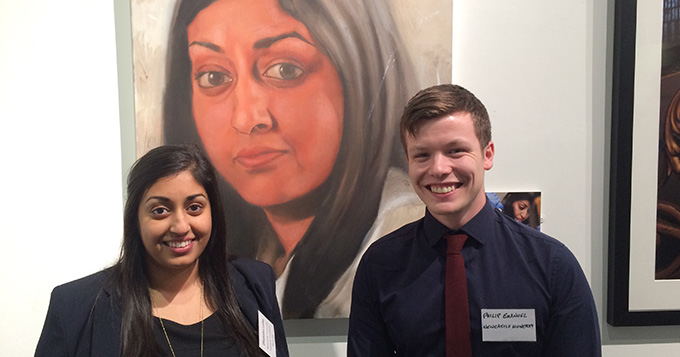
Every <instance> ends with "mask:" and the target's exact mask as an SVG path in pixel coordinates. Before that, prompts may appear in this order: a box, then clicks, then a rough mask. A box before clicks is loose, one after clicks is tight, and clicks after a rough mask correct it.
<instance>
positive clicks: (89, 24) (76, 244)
mask: <svg viewBox="0 0 680 357" xmlns="http://www.w3.org/2000/svg"><path fill="white" fill-rule="evenodd" d="M127 1H128V0H115V1H92V0H66V1H61V2H55V1H51V0H24V1H12V2H10V1H3V2H0V48H2V55H0V170H1V171H0V232H2V234H1V235H0V237H1V238H2V239H3V240H4V247H5V253H4V254H2V255H1V257H2V259H0V272H1V273H0V287H1V288H0V317H1V318H0V356H30V355H32V354H33V350H34V348H35V344H36V342H37V339H38V337H39V334H40V329H41V327H42V323H43V320H44V317H45V312H46V309H47V304H48V301H49V294H50V291H51V290H52V288H53V287H54V286H56V285H58V284H60V283H64V282H67V281H70V280H73V279H75V278H78V277H81V276H84V275H87V274H89V273H93V272H95V271H97V270H99V269H101V268H103V267H104V266H107V265H109V264H110V263H111V262H112V261H113V260H114V259H115V258H116V255H117V251H118V247H119V243H120V237H121V235H122V202H123V194H122V182H123V181H122V177H123V175H124V174H123V172H124V171H125V170H127V167H128V166H129V164H130V155H129V152H128V151H125V154H124V155H123V156H122V155H121V147H123V148H124V149H126V150H127V149H128V147H129V142H130V140H131V137H132V136H133V133H131V132H130V131H129V128H130V127H131V123H130V119H131V118H130V113H132V107H131V102H130V98H131V92H130V89H129V88H128V85H129V81H130V80H131V78H128V76H130V75H131V72H130V71H129V67H126V66H128V65H129V63H127V61H126V60H125V58H126V57H125V56H126V55H127V56H129V54H126V53H125V51H126V50H125V48H121V50H122V52H119V53H118V56H119V57H121V58H122V60H118V59H117V53H116V49H117V47H116V31H118V34H119V36H120V34H121V33H123V34H124V33H125V32H124V30H125V21H124V19H121V15H120V14H121V13H124V11H125V8H126V3H127ZM612 5H613V2H612V1H611V0H610V1H607V0H594V1H585V0H574V1H554V0H552V1H544V0H518V1H510V2H508V1H501V0H495V1H474V0H454V7H453V9H452V11H454V15H453V19H454V28H453V33H454V43H453V52H454V55H453V61H452V63H453V67H454V73H453V78H454V81H455V82H457V83H459V84H461V85H463V86H465V87H467V88H468V89H470V90H471V91H473V92H474V93H475V94H477V95H478V96H479V97H480V98H481V99H482V101H483V102H485V103H486V104H487V107H488V109H489V112H490V114H491V119H492V125H493V135H494V141H495V143H496V152H497V154H496V160H495V166H494V168H493V169H492V170H491V171H490V172H489V173H488V175H487V189H488V190H492V191H509V190H539V191H541V192H542V193H543V200H542V211H543V218H544V223H543V226H542V228H543V230H544V231H545V232H546V233H548V234H550V235H553V236H555V237H556V238H558V239H560V240H562V241H563V242H564V243H565V244H567V245H568V246H569V247H570V248H571V249H572V251H573V252H574V253H575V255H576V256H577V257H578V259H579V261H580V262H581V264H582V266H583V268H584V270H585V272H586V275H587V276H588V278H589V280H590V282H591V285H592V287H593V291H594V294H595V298H596V301H597V303H598V307H599V311H600V317H601V319H602V320H604V317H605V315H604V307H605V300H606V299H605V286H606V280H605V279H606V224H605V222H606V219H607V218H606V217H607V216H606V204H605V202H606V201H605V200H606V191H607V184H606V180H607V171H608V170H607V165H608V159H607V156H608V151H607V150H608V149H607V147H608V146H607V145H608V134H607V118H608V113H609V109H608V104H607V103H608V100H609V94H608V93H610V90H611V89H610V87H609V85H608V82H609V81H610V75H609V74H608V73H609V71H610V68H611V65H610V62H611V58H610V56H611V55H610V54H609V53H610V52H611V40H610V37H611V32H610V29H611V28H612V27H611V22H610V19H611V18H612V14H613V8H612ZM116 16H118V17H116ZM118 40H119V42H120V43H122V44H125V43H126V39H121V38H119V39H118ZM119 66H122V67H121V68H122V70H121V73H120V78H119V73H118V68H119ZM119 81H120V82H119ZM126 81H127V82H126ZM119 83H122V87H121V88H120V90H121V93H120V95H121V96H120V97H119ZM119 98H121V100H119ZM121 116H122V117H123V123H122V130H123V134H121V121H120V118H121ZM121 136H122V137H123V139H124V140H125V144H124V145H122V146H121ZM602 334H603V342H604V347H603V351H604V355H605V356H645V355H654V356H677V355H680V327H678V326H674V327H644V328H643V327H635V328H614V327H611V326H609V325H607V324H606V323H604V322H603V323H602ZM344 341H345V339H344V337H343V336H324V337H292V338H289V345H290V350H291V352H292V354H293V355H295V356H319V355H323V356H343V355H344V354H345V343H344Z"/></svg>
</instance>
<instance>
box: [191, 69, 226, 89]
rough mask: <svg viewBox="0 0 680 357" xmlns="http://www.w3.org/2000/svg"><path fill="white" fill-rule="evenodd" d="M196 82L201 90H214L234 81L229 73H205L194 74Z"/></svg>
mask: <svg viewBox="0 0 680 357" xmlns="http://www.w3.org/2000/svg"><path fill="white" fill-rule="evenodd" d="M195 79H196V82H197V83H198V86H199V87H201V88H215V87H219V86H223V85H229V84H230V83H231V82H232V81H233V80H234V79H233V78H232V77H231V75H230V73H228V72H227V73H223V72H218V71H206V72H199V73H198V74H196V77H195Z"/></svg>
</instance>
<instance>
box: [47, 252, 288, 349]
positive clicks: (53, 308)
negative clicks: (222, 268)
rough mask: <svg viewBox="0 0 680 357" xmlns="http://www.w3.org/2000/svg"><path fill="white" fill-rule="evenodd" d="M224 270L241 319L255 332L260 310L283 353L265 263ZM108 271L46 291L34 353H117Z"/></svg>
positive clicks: (117, 310)
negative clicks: (44, 313) (49, 294)
mask: <svg viewBox="0 0 680 357" xmlns="http://www.w3.org/2000/svg"><path fill="white" fill-rule="evenodd" d="M227 269H228V270H229V277H230V278H231V280H232V282H233V284H234V291H235V292H236V297H237V299H238V302H239V305H240V307H241V311H243V314H244V315H245V317H246V319H247V320H248V321H249V322H250V324H251V325H252V326H253V328H254V329H255V331H256V332H257V331H258V330H257V326H258V310H259V311H261V312H262V314H264V315H265V316H266V317H267V318H268V319H269V321H271V322H272V324H273V325H274V330H275V334H276V355H277V356H279V357H280V356H288V346H287V345H286V336H285V334H284V331H283V323H282V321H281V313H280V312H279V305H278V303H277V301H276V291H275V278H274V272H273V271H272V269H271V267H270V266H269V265H267V264H265V263H261V262H258V261H255V260H251V259H241V258H239V259H235V260H232V261H230V262H229V263H228V264H227ZM109 274H110V270H103V271H100V272H98V273H95V274H93V275H90V276H87V277H84V278H82V279H79V280H75V281H72V282H70V283H67V284H64V285H61V286H58V287H56V288H55V289H54V290H53V291H52V297H51V298H50V305H49V308H48V310H47V317H46V319H45V325H44V326H43V331H42V334H41V335H40V340H39V341H38V346H37V348H36V351H35V356H50V357H52V356H97V357H106V356H111V357H118V356H120V336H121V333H120V326H121V302H120V301H119V300H118V299H117V298H116V297H115V295H114V294H113V291H112V289H111V287H110V286H109V284H107V278H108V276H109ZM218 320H219V319H218ZM163 321H164V323H165V321H167V320H163ZM159 324H160V323H159ZM168 325H170V324H168ZM168 325H166V328H168ZM198 326H199V328H200V323H199V324H198ZM199 341H200V340H199ZM171 342H172V340H171ZM162 346H163V345H161V347H162ZM173 348H174V345H173Z"/></svg>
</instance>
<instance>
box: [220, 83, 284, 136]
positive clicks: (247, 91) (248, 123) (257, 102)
mask: <svg viewBox="0 0 680 357" xmlns="http://www.w3.org/2000/svg"><path fill="white" fill-rule="evenodd" d="M235 90H236V92H235V93H234V101H235V105H234V112H233V116H232V120H231V126H232V127H233V128H234V129H236V131H238V132H239V133H241V134H246V135H251V134H260V133H266V132H268V131H270V130H272V129H273V128H274V127H275V126H276V121H275V120H274V118H273V117H272V116H271V114H270V113H269V110H268V107H267V101H268V98H267V95H266V93H264V92H263V91H262V90H260V88H258V85H257V84H255V83H252V82H247V81H246V82H242V83H236V88H235Z"/></svg>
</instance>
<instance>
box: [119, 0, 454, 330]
mask: <svg viewBox="0 0 680 357" xmlns="http://www.w3.org/2000/svg"><path fill="white" fill-rule="evenodd" d="M451 9H452V5H451V1H436V0H428V1H416V0H398V1H397V0H393V1H390V0H384V1H382V0H373V1H364V0H280V1H276V0H260V1H253V0H217V1H214V0H151V1H133V2H132V6H131V13H132V26H133V28H132V32H133V56H134V75H135V120H136V140H137V143H136V145H137V147H136V150H137V155H138V156H140V155H142V154H143V153H145V152H146V151H148V150H149V149H150V148H153V147H155V146H158V145H161V144H175V143H195V144H198V145H200V146H201V147H203V148H204V149H205V151H206V152H207V154H208V156H209V157H210V160H211V161H212V163H213V165H214V166H215V167H216V169H217V171H218V172H219V174H220V176H221V179H222V185H221V188H222V195H223V200H224V203H225V207H226V216H227V217H226V219H227V224H228V241H229V250H230V253H233V254H238V255H242V256H248V257H253V258H256V259H259V260H262V261H264V262H267V263H269V264H270V265H271V266H272V268H273V269H274V272H275V273H276V275H277V295H278V298H279V303H280V304H281V310H282V314H283V317H284V318H286V319H300V318H331V317H347V316H348V315H349V305H350V298H351V286H352V282H353V279H354V272H355V270H356V267H357V264H358V262H359V259H360V257H361V255H362V254H363V252H364V251H365V249H366V248H367V247H368V246H369V245H370V244H371V243H372V242H374V241H375V240H377V239H378V238H379V237H381V236H382V235H384V234H387V233H389V232H390V231H392V230H394V229H396V228H398V227H400V226H401V225H403V224H406V223H408V222H411V221H413V220H416V219H418V218H420V217H421V216H422V215H423V214H424V206H423V205H422V203H421V202H420V200H419V199H418V198H417V196H416V195H415V193H414V192H413V190H412V189H411V187H410V184H409V179H408V176H407V174H406V171H405V168H406V163H405V160H404V154H403V151H402V148H401V144H400V138H399V130H398V126H399V119H400V116H401V111H402V109H403V107H404V105H405V103H406V101H407V100H408V98H410V96H412V95H413V94H414V93H415V92H416V91H417V90H418V89H420V88H422V87H424V86H429V85H432V84H436V83H443V82H450V80H451Z"/></svg>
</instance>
